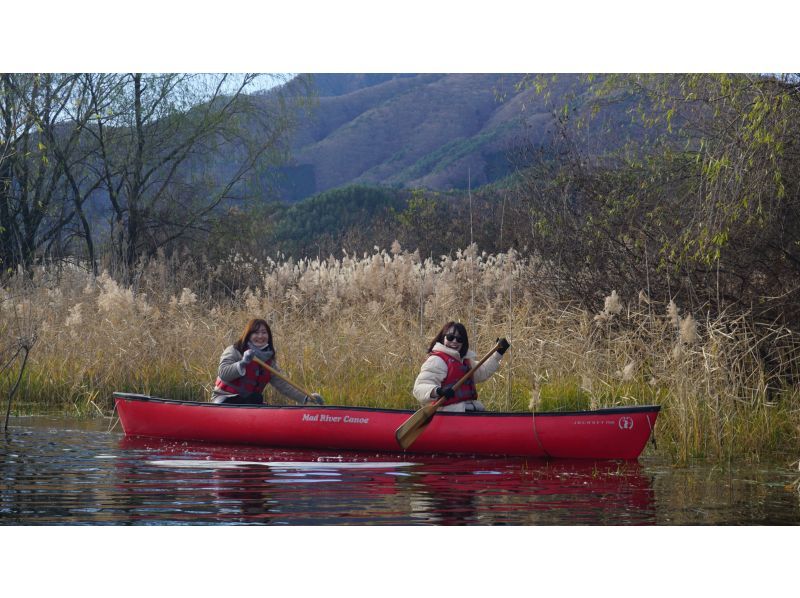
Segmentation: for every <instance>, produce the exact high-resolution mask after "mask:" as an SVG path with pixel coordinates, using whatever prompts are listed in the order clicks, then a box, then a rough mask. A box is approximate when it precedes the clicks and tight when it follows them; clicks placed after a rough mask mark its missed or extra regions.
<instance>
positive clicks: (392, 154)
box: [285, 74, 580, 199]
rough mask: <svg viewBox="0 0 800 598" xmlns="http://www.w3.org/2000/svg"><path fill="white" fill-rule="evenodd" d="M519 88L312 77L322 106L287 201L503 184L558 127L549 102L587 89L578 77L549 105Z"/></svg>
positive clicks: (493, 79) (303, 132)
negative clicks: (366, 190)
mask: <svg viewBox="0 0 800 598" xmlns="http://www.w3.org/2000/svg"><path fill="white" fill-rule="evenodd" d="M520 79H521V77H520V76H519V75H511V74H504V75H501V74H399V75H391V74H388V75H382V74H361V75H356V74H353V75H351V74H325V75H314V76H313V79H312V80H313V82H314V85H315V88H316V93H317V101H316V103H315V104H316V105H315V107H314V109H313V111H312V114H311V115H310V116H309V117H307V118H305V120H304V121H303V122H302V124H301V126H300V128H299V130H298V131H297V133H296V135H295V136H294V139H293V141H292V148H293V161H292V166H291V167H289V168H287V169H286V170H285V175H286V184H285V196H286V198H287V199H300V198H302V197H306V196H309V195H312V194H314V193H318V192H321V191H325V190H327V189H332V188H336V187H341V186H344V185H347V184H351V183H366V184H380V185H391V186H400V187H427V188H431V189H438V190H443V189H450V188H466V187H467V184H468V181H469V182H470V183H471V185H472V186H473V187H475V186H479V185H482V184H485V183H488V182H491V181H494V180H497V179H499V178H502V177H503V176H506V175H507V174H508V173H509V172H511V168H512V167H511V164H510V163H509V153H510V152H511V151H512V150H513V149H514V148H515V147H518V146H519V144H520V143H521V142H522V141H523V140H529V141H532V142H534V143H537V141H541V140H543V139H544V138H545V136H546V133H547V129H548V127H549V126H550V125H551V124H552V122H553V116H552V110H553V103H552V101H553V100H552V98H563V97H564V95H565V94H567V93H568V91H569V90H574V89H575V87H576V85H577V86H578V87H580V85H579V83H578V78H577V76H575V75H564V76H559V77H558V78H557V80H556V81H555V82H552V83H551V84H550V87H549V89H550V95H549V96H545V95H543V94H537V93H536V91H534V90H533V89H530V88H523V89H517V87H516V84H517V83H518V82H519V81H520ZM548 97H549V98H550V103H548V99H547V98H548ZM557 101H558V100H557Z"/></svg>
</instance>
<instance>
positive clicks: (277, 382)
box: [211, 345, 306, 404]
mask: <svg viewBox="0 0 800 598" xmlns="http://www.w3.org/2000/svg"><path fill="white" fill-rule="evenodd" d="M241 360H242V354H241V353H239V351H238V350H237V349H236V347H234V346H233V345H231V346H230V347H228V348H226V349H225V350H224V351H223V352H222V356H221V357H220V358H219V368H218V369H217V376H219V378H220V379H221V380H223V381H225V382H234V381H235V380H236V379H237V378H241V377H242V376H243V375H244V367H241V369H240V364H239V362H240V361H241ZM270 366H271V367H272V369H274V370H276V371H278V372H280V371H281V369H280V368H279V367H278V362H277V361H276V360H273V361H272V363H271V364H270ZM269 383H270V384H271V385H272V386H273V387H274V388H275V390H277V391H278V392H279V393H281V394H282V395H284V396H285V397H287V398H289V399H291V400H292V401H295V402H296V403H301V404H302V403H304V402H305V400H306V395H305V394H303V393H302V392H300V391H299V390H297V389H296V388H294V387H293V386H292V385H290V384H288V383H287V382H285V381H284V380H281V379H280V378H278V377H277V376H272V378H270V380H269ZM232 394H233V393H229V392H226V391H224V390H222V389H221V388H217V387H216V385H215V386H214V392H213V394H212V397H211V398H212V400H213V399H216V398H218V397H220V398H222V397H229V396H232Z"/></svg>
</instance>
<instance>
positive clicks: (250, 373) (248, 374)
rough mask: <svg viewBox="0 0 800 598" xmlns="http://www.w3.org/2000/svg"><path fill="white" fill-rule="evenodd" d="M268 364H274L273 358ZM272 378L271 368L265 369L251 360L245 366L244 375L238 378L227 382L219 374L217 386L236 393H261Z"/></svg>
mask: <svg viewBox="0 0 800 598" xmlns="http://www.w3.org/2000/svg"><path fill="white" fill-rule="evenodd" d="M266 363H267V365H270V366H271V365H272V359H270V360H269V361H267V362H266ZM270 378H272V374H270V372H269V370H265V369H264V368H262V367H261V366H260V365H258V364H257V363H256V362H255V361H251V362H250V363H248V364H247V365H246V366H244V376H242V377H241V378H236V379H235V380H232V381H230V382H225V380H223V379H222V378H220V377H219V376H217V381H216V383H215V386H216V387H217V388H219V389H222V390H224V391H225V392H229V393H231V394H235V395H242V396H244V395H246V394H249V393H251V392H255V393H258V394H261V393H262V392H263V390H264V388H265V387H266V386H267V384H268V383H269V381H270Z"/></svg>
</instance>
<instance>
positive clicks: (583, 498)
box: [116, 437, 656, 525]
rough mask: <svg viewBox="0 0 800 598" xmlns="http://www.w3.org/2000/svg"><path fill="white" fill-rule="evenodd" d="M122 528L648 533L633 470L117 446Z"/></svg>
mask: <svg viewBox="0 0 800 598" xmlns="http://www.w3.org/2000/svg"><path fill="white" fill-rule="evenodd" d="M120 448H122V449H124V450H125V452H126V453H127V455H126V459H125V460H124V462H125V463H126V464H127V465H125V466H124V467H120V469H119V470H118V479H117V480H116V484H117V487H118V488H120V489H122V490H123V491H125V492H127V493H129V494H130V495H131V496H130V504H131V505H133V506H132V507H131V512H130V518H131V522H141V521H147V522H153V523H159V522H161V523H200V524H212V523H222V524H233V523H244V524H290V525H292V524H295V525H298V524H299V525H334V524H337V525H338V524H349V525H363V524H379V525H415V524H430V525H531V524H547V525H563V524H587V525H593V524H600V525H619V524H654V523H656V519H655V506H654V505H655V500H654V496H653V488H652V482H651V480H650V477H649V476H648V475H645V474H644V473H643V472H642V470H641V467H640V465H639V463H638V462H636V461H587V460H564V459H562V460H553V461H546V460H538V459H530V458H492V457H476V458H470V457H458V458H456V457H445V456H436V455H410V454H402V453H397V454H387V453H379V454H373V453H368V452H342V451H324V450H286V449H270V448H263V447H248V446H226V445H212V444H204V443H192V442H176V441H165V440H159V439H152V438H149V439H147V438H136V437H123V438H122V439H121V440H120Z"/></svg>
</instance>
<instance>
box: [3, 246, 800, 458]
mask: <svg viewBox="0 0 800 598" xmlns="http://www.w3.org/2000/svg"><path fill="white" fill-rule="evenodd" d="M539 266H540V265H539V264H537V263H536V261H535V259H534V258H525V257H522V256H520V255H519V254H518V253H516V252H514V251H510V252H508V253H497V254H486V253H482V252H480V251H479V250H478V248H477V247H476V246H475V245H474V244H473V245H471V246H470V247H468V248H467V249H466V250H460V251H458V252H456V254H455V256H454V257H449V256H440V257H439V258H428V259H421V258H420V256H419V254H418V253H416V252H415V253H410V252H408V251H405V250H403V249H402V248H401V247H400V245H399V243H397V242H395V243H394V244H393V245H392V247H391V248H390V249H388V250H386V249H383V250H380V249H379V248H377V247H376V248H375V250H374V251H373V252H372V253H371V254H369V253H364V254H361V255H347V254H344V255H343V256H342V257H333V256H330V257H329V258H327V259H325V258H322V259H320V258H307V259H300V260H292V259H279V260H277V261H275V260H266V261H263V260H262V261H259V260H257V259H246V258H244V257H242V256H240V255H233V256H231V257H230V258H229V259H228V260H227V261H226V262H225V263H221V264H219V265H217V266H216V267H213V266H212V265H209V264H208V263H207V262H205V261H204V260H203V259H202V258H194V257H193V256H192V255H191V254H189V253H188V252H187V253H184V254H183V255H179V256H173V257H172V258H166V257H164V256H163V255H162V256H160V257H159V258H158V259H154V260H151V261H150V262H148V263H146V264H140V265H139V267H138V268H137V269H136V272H135V273H133V276H132V277H131V278H130V279H131V280H133V284H132V285H130V286H124V285H121V284H119V283H118V282H116V281H115V280H114V279H113V278H112V277H111V276H109V275H108V274H107V272H105V271H103V272H102V273H101V274H100V275H99V276H97V277H94V276H93V275H92V274H91V273H89V272H87V271H86V270H84V269H82V268H80V267H78V266H76V265H74V264H69V263H68V264H66V265H65V264H61V265H59V266H58V267H56V266H50V267H47V268H43V269H41V268H40V269H37V270H36V271H35V272H34V273H33V275H32V276H27V275H17V276H15V277H13V278H11V279H10V280H8V281H6V283H5V286H3V287H2V288H0V332H1V333H2V337H3V339H12V340H13V339H23V340H24V342H28V343H29V344H30V347H29V348H30V354H29V358H28V361H27V365H26V370H25V372H24V376H23V377H22V379H21V382H20V384H19V388H18V389H17V391H16V394H14V396H13V403H12V405H11V412H12V413H13V414H17V415H27V414H44V413H48V414H52V413H62V414H72V415H81V416H86V417H91V416H96V415H104V416H108V415H111V414H112V412H113V405H112V401H111V395H112V392H113V391H124V392H136V393H144V394H151V395H156V396H162V397H166V398H173V399H183V400H196V401H206V400H209V398H210V394H211V389H212V386H213V383H214V379H215V376H216V369H217V363H218V359H219V355H220V353H221V351H222V349H223V348H224V347H225V346H227V345H228V344H230V343H231V342H233V340H234V339H235V337H236V335H237V334H238V332H239V331H240V330H241V328H242V325H243V324H244V322H245V321H246V320H247V319H248V318H250V317H254V316H259V317H265V318H266V319H267V320H268V321H269V322H270V323H271V326H272V328H273V332H274V335H275V342H276V348H277V353H278V359H279V362H280V363H281V367H282V368H283V369H284V370H285V371H286V373H287V375H288V376H289V377H290V378H291V379H292V380H294V381H296V382H297V383H299V384H300V385H302V386H304V387H306V388H309V389H310V390H312V391H316V392H320V393H321V394H322V395H323V396H324V397H325V398H326V401H327V402H328V403H329V404H333V405H362V406H373V407H389V408H405V409H416V408H417V407H418V405H417V404H416V401H415V400H414V398H413V397H412V395H411V388H412V386H413V382H414V378H415V376H416V374H417V372H418V370H419V365H420V363H421V362H422V360H423V359H424V357H425V348H426V346H427V343H428V342H429V341H430V338H431V337H432V336H433V335H434V334H435V332H436V330H438V328H439V327H440V326H441V324H442V322H444V321H446V320H448V319H450V318H453V319H457V320H460V321H462V322H464V323H465V324H466V326H467V328H468V330H469V331H470V335H471V336H470V341H471V346H472V347H473V348H474V349H475V350H476V352H477V353H478V354H481V353H482V352H484V351H486V350H487V349H488V348H489V347H490V346H491V345H492V344H493V342H494V340H495V338H497V337H499V336H506V337H508V338H509V340H510V342H511V344H512V349H511V350H510V351H509V353H508V354H507V355H506V357H505V358H504V360H503V362H504V363H503V366H502V367H501V369H500V371H499V372H498V374H497V375H495V376H494V377H493V378H492V379H491V380H489V381H487V382H486V383H484V384H482V385H481V386H480V387H479V392H480V393H481V400H482V401H484V403H485V404H486V405H487V408H488V409H490V410H500V411H527V410H531V409H534V410H535V411H537V412H541V411H556V410H574V409H594V408H599V407H609V406H615V405H634V404H657V405H661V406H662V411H661V414H660V416H659V419H658V424H657V427H656V440H657V446H658V448H657V449H653V448H652V446H650V447H649V448H648V449H647V450H656V451H657V452H658V453H659V454H664V455H668V456H669V457H671V458H672V459H673V460H675V461H676V462H686V461H687V460H690V459H692V458H695V457H702V458H710V459H717V460H725V459H732V458H746V459H755V460H757V459H760V458H761V457H766V456H770V457H773V456H780V457H783V456H790V457H791V458H796V456H797V455H796V452H797V447H798V445H799V444H800V442H798V441H799V440H800V388H798V385H797V374H798V357H799V356H800V340H799V339H798V338H797V336H796V335H795V334H793V332H792V331H791V330H790V329H787V328H785V327H782V326H780V325H777V324H775V325H772V326H770V325H765V324H759V323H757V322H756V321H754V320H753V319H752V318H751V317H749V314H748V313H742V312H741V311H738V312H732V311H731V312H730V313H728V312H725V311H723V312H722V313H720V314H719V315H716V316H714V315H710V312H709V311H707V310H704V309H703V306H687V305H678V304H676V303H675V302H674V301H672V300H670V299H669V298H654V297H650V296H649V295H648V293H647V290H646V288H643V289H642V291H641V292H640V293H639V295H638V296H635V297H625V296H619V295H618V294H617V292H616V291H615V290H613V289H608V291H607V292H608V294H607V297H606V299H605V302H604V304H603V305H598V306H597V309H596V310H594V311H591V310H587V309H584V308H581V307H579V306H578V305H577V304H573V303H569V302H563V301H557V300H555V299H554V298H553V296H552V295H551V294H549V293H548V291H547V289H544V288H541V286H542V285H541V283H539V282H538V280H539V279H538V277H537V273H538V272H539ZM231 289H240V290H231ZM25 339H27V340H25ZM33 339H36V340H35V342H33ZM18 342H23V341H18ZM12 345H13V343H12V342H11V340H9V341H6V340H4V341H3V347H2V349H3V350H4V353H3V355H2V358H3V366H5V367H4V369H3V370H2V371H0V397H2V398H3V409H4V411H5V409H6V406H7V404H6V401H8V397H9V393H10V392H11V390H12V387H13V386H14V383H15V381H16V379H17V376H18V373H19V363H16V365H15V364H14V363H10V362H9V359H10V358H11V357H12V355H13V351H11V350H10V349H13V346H12ZM7 362H9V364H10V365H7ZM266 398H267V401H268V402H271V403H279V402H280V398H279V396H274V395H273V396H270V395H269V394H268V396H267V397H266Z"/></svg>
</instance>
